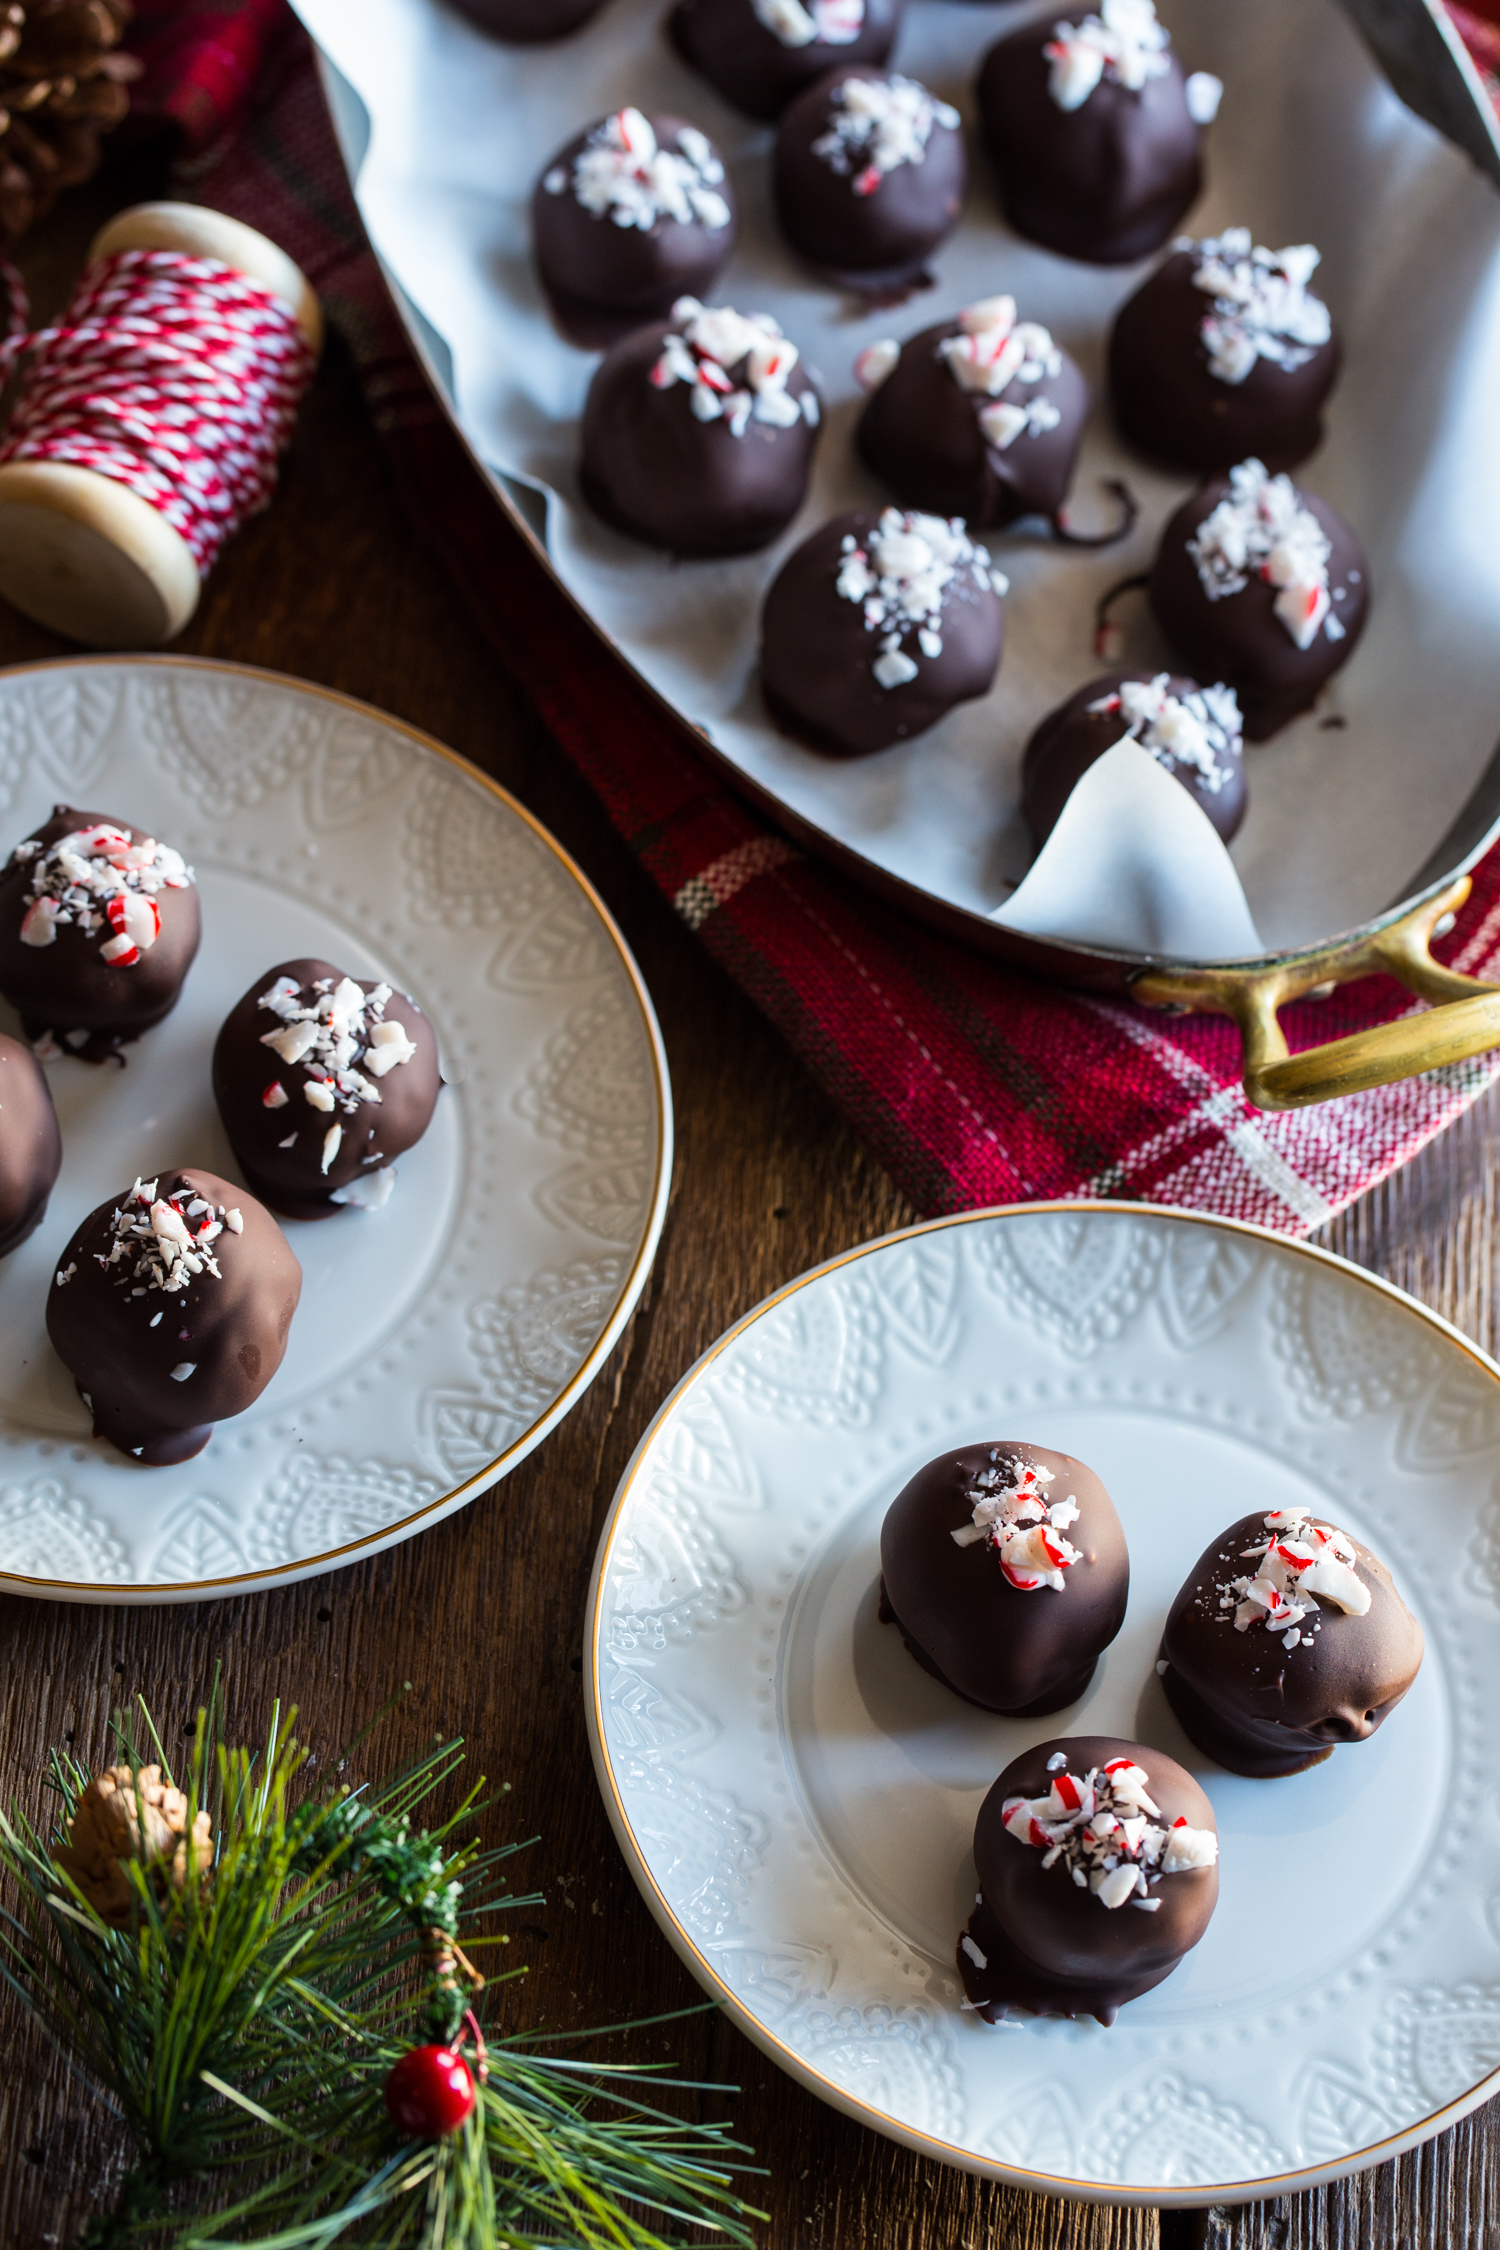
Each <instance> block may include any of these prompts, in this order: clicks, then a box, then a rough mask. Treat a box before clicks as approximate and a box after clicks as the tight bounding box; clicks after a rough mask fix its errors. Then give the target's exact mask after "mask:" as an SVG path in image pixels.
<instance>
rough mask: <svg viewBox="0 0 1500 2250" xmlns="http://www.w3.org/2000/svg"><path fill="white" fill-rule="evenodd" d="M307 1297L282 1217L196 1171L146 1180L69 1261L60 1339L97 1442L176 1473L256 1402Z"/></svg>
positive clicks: (62, 1265) (50, 1319) (96, 1214)
mask: <svg viewBox="0 0 1500 2250" xmlns="http://www.w3.org/2000/svg"><path fill="white" fill-rule="evenodd" d="M301 1293H302V1268H301V1266H300V1265H299V1264H298V1263H297V1260H296V1258H295V1257H294V1256H293V1254H292V1248H291V1245H290V1243H289V1242H288V1241H287V1239H286V1236H285V1235H284V1234H283V1233H282V1231H281V1229H280V1227H279V1226H278V1225H277V1224H276V1221H275V1220H274V1219H273V1218H272V1216H271V1214H270V1212H269V1211H266V1210H263V1209H262V1207H261V1205H260V1204H259V1203H257V1202H256V1200H255V1198H254V1196H253V1195H247V1194H246V1193H245V1190H244V1189H243V1188H237V1187H233V1186H231V1184H230V1182H229V1181H228V1180H221V1179H219V1178H218V1177H217V1176H216V1175H215V1174H214V1173H212V1172H203V1171H200V1170H198V1169H197V1168H196V1167H194V1168H192V1169H189V1170H184V1171H171V1172H164V1173H163V1174H162V1176H161V1177H160V1179H156V1180H145V1181H142V1180H137V1181H136V1183H135V1185H134V1187H132V1188H128V1189H126V1190H125V1192H124V1193H123V1194H121V1195H119V1196H116V1197H113V1198H112V1199H111V1200H110V1201H109V1202H108V1203H101V1204H100V1206H99V1208H98V1210H97V1211H91V1212H90V1213H89V1216H88V1217H87V1218H86V1219H85V1220H84V1222H83V1225H82V1226H81V1227H80V1228H79V1229H78V1232H77V1233H76V1234H75V1235H74V1237H73V1239H72V1241H71V1242H70V1243H69V1244H68V1247H67V1249H66V1250H64V1252H63V1254H62V1256H61V1258H59V1260H58V1262H57V1269H56V1272H55V1273H54V1275H53V1279H52V1286H51V1288H50V1289H49V1290H48V1293H47V1334H48V1335H49V1336H50V1337H51V1339H52V1344H53V1348H54V1349H55V1351H56V1352H57V1355H58V1357H59V1358H60V1359H61V1360H62V1362H63V1364H64V1366H65V1367H66V1368H67V1370H68V1372H69V1374H70V1375H72V1377H73V1378H74V1380H75V1382H76V1383H77V1385H78V1389H79V1394H80V1396H81V1397H82V1399H83V1403H84V1405H85V1406H86V1407H87V1408H88V1410H89V1412H90V1413H91V1414H92V1415H93V1417H94V1435H95V1436H96V1437H104V1438H108V1439H109V1440H110V1442H111V1443H112V1444H114V1445H117V1446H118V1447H119V1448H120V1450H121V1452H122V1453H130V1454H133V1455H134V1456H135V1458H136V1459H137V1460H138V1461H142V1462H144V1463H145V1464H146V1466H147V1467H148V1468H166V1467H169V1466H170V1465H171V1464H172V1463H174V1462H178V1461H190V1460H191V1459H192V1458H193V1455H194V1454H195V1453H201V1452H202V1451H203V1448H204V1446H205V1445H207V1443H208V1441H209V1439H210V1437H212V1435H213V1424H214V1423H215V1422H225V1421H227V1420H228V1419H229V1417H230V1416H231V1415H232V1414H243V1413H244V1411H245V1409H246V1407H247V1406H253V1405H254V1404H255V1401H256V1400H257V1399H258V1398H259V1397H260V1394H261V1392H262V1391H263V1390H264V1389H265V1387H266V1385H267V1383H269V1382H270V1380H271V1377H272V1376H273V1375H274V1374H275V1372H276V1370H277V1368H278V1367H279V1366H280V1365H281V1361H282V1355H283V1353H284V1352H285V1350H286V1339H287V1331H288V1329H289V1328H290V1327H291V1325H292V1315H293V1313H294V1312H295V1311H296V1310H297V1299H298V1298H299V1296H300V1295H301Z"/></svg>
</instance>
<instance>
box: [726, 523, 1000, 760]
mask: <svg viewBox="0 0 1500 2250" xmlns="http://www.w3.org/2000/svg"><path fill="white" fill-rule="evenodd" d="M1005 585H1006V581H1005V580H1004V578H1002V577H1001V576H1000V574H999V573H998V572H996V571H994V570H992V568H991V565H990V558H989V556H988V554H987V553H986V551H985V549H984V548H983V547H977V546H975V545H974V543H973V541H972V540H971V539H970V538H969V536H968V533H967V532H966V531H965V529H964V527H963V525H962V524H961V523H959V522H957V521H954V522H951V523H949V522H945V521H944V520H943V518H942V517H941V516H923V515H903V514H902V513H901V511H900V510H899V509H897V508H887V509H886V511H885V513H884V514H883V515H880V516H877V515H874V514H871V513H869V512H867V511H865V510H863V509H856V510H854V511H853V512H852V513H851V514H849V515H844V516H835V518H834V519H833V521H832V523H826V524H824V526H823V528H822V530H821V531H815V532H814V533H813V535H812V537H811V538H810V539H808V540H805V541H804V542H803V544H802V545H801V546H800V547H798V548H797V549H796V551H795V552H794V553H793V554H791V555H789V556H788V557H787V560H786V561H785V562H784V563H783V565H782V567H781V570H780V572H779V573H778V575H777V577H776V578H775V580H774V581H773V583H772V586H771V590H770V592H769V593H768V594H767V596H766V601H765V608H764V610H763V611H762V613H761V643H760V669H761V689H762V692H763V694H764V696H765V699H766V706H767V708H768V710H769V711H770V713H771V716H772V718H773V719H775V721H776V723H777V725H778V726H779V727H782V728H784V729H785V731H786V732H787V733H788V734H792V735H795V736H796V737H797V738H798V739H799V740H800V741H802V742H806V743H810V744H811V745H812V746H813V747H814V748H815V749H819V750H829V751H832V752H833V754H834V755H835V756H836V757H858V756H860V755H861V754H862V753H863V752H865V751H867V750H883V749H885V747H886V746H887V744H889V743H892V742H899V741H903V740H905V739H906V738H907V737H908V736H910V735H914V734H922V733H924V732H925V730H926V729H927V728H928V727H931V726H936V724H937V722H938V720H939V719H940V718H942V717H943V715H944V713H945V712H947V711H950V710H951V709H952V708H953V706H954V704H955V703H965V702H969V701H971V700H972V699H973V698H974V697H975V696H980V695H985V694H987V693H988V692H989V689H990V687H991V685H992V684H993V681H994V677H995V673H996V671H997V670H998V669H999V664H1000V649H1001V643H1002V640H1003V638H1004V620H1003V617H1002V614H1001V609H1000V602H999V594H1000V593H1003V592H1004V591H1005Z"/></svg>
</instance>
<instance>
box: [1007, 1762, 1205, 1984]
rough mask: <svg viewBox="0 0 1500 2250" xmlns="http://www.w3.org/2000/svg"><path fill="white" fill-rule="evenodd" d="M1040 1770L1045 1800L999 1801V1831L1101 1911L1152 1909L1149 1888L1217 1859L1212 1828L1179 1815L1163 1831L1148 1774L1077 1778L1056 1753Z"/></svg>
mask: <svg viewBox="0 0 1500 2250" xmlns="http://www.w3.org/2000/svg"><path fill="white" fill-rule="evenodd" d="M1047 1771H1048V1773H1049V1774H1051V1775H1052V1776H1053V1780H1052V1786H1051V1788H1050V1790H1049V1791H1048V1793H1047V1795H1046V1796H1045V1797H1032V1798H1026V1797H1008V1798H1007V1799H1006V1800H1005V1803H1004V1805H1003V1806H1002V1808H1001V1811H1002V1817H1003V1819H1004V1822H1005V1827H1006V1831H1007V1833H1008V1834H1009V1835H1012V1836H1014V1837H1015V1839H1016V1841H1017V1843H1020V1844H1026V1845H1029V1846H1030V1847H1032V1849H1034V1850H1036V1851H1040V1852H1041V1853H1043V1854H1044V1857H1043V1860H1042V1865H1043V1867H1046V1868H1051V1867H1055V1866H1057V1865H1059V1864H1061V1866H1062V1867H1063V1868H1064V1869H1065V1871H1066V1872H1067V1874H1068V1875H1069V1876H1070V1877H1071V1879H1072V1881H1073V1882H1074V1883H1075V1884H1076V1885H1077V1887H1078V1889H1079V1890H1088V1891H1091V1892H1092V1893H1093V1895H1094V1896H1095V1897H1096V1898H1097V1899H1098V1901H1099V1903H1100V1905H1101V1906H1105V1907H1108V1908H1110V1909H1112V1910H1113V1909H1118V1908H1119V1907H1122V1906H1124V1905H1125V1904H1127V1902H1130V1901H1134V1903H1135V1904H1137V1905H1141V1906H1146V1907H1148V1908H1149V1907H1154V1906H1159V1905H1160V1903H1161V1901H1160V1899H1152V1898H1151V1897H1150V1886H1151V1885H1152V1884H1153V1883H1156V1882H1159V1881H1160V1880H1161V1878H1162V1877H1163V1876H1164V1875H1179V1874H1185V1873H1188V1872H1189V1871H1191V1870H1192V1869H1193V1868H1198V1867H1212V1866H1213V1865H1214V1864H1215V1863H1216V1861H1217V1860H1218V1856H1219V1839H1218V1837H1217V1836H1216V1835H1215V1834H1214V1832H1213V1830H1212V1829H1211V1828H1191V1827H1189V1825H1188V1823H1187V1821H1186V1819H1185V1818H1183V1817H1181V1816H1179V1817H1178V1819H1176V1820H1175V1821H1173V1822H1172V1823H1171V1825H1170V1826H1164V1825H1163V1823H1162V1817H1161V1811H1160V1808H1159V1807H1158V1806H1157V1804H1156V1803H1155V1802H1154V1800H1153V1799H1152V1797H1151V1796H1150V1794H1149V1792H1148V1788H1147V1784H1148V1782H1149V1780H1150V1775H1149V1774H1148V1773H1147V1772H1146V1769H1145V1768H1144V1767H1143V1766H1140V1765H1137V1764H1136V1763H1135V1761H1134V1760H1133V1759H1131V1758H1111V1759H1110V1760H1109V1762H1108V1763H1107V1764H1106V1765H1103V1766H1091V1767H1090V1768H1089V1770H1088V1772H1087V1773H1086V1774H1082V1775H1078V1774H1071V1773H1069V1772H1068V1771H1067V1754H1066V1752H1065V1751H1057V1752H1054V1754H1053V1756H1052V1757H1051V1758H1049V1759H1048V1761H1047ZM982 1965H983V1964H981V1966H982Z"/></svg>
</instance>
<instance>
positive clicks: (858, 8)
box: [750, 0, 865, 47]
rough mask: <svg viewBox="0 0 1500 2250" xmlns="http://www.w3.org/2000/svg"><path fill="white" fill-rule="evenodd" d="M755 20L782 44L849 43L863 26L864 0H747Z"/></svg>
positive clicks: (806, 45) (798, 45)
mask: <svg viewBox="0 0 1500 2250" xmlns="http://www.w3.org/2000/svg"><path fill="white" fill-rule="evenodd" d="M750 4H751V6H752V7H753V8H754V10H755V16H756V21H757V22H758V23H761V24H763V25H764V26H765V28H766V30H767V31H769V32H770V34H771V36H772V38H773V39H779V40H780V41H781V44H782V46H783V47H810V46H811V45H812V44H813V41H814V40H821V41H822V43H823V45H824V46H825V47H851V46H852V45H853V44H854V42H855V40H856V39H857V38H858V37H859V35H860V32H861V31H862V30H863V29H864V22H865V0H805V4H804V0H750Z"/></svg>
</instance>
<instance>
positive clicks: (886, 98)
mask: <svg viewBox="0 0 1500 2250" xmlns="http://www.w3.org/2000/svg"><path fill="white" fill-rule="evenodd" d="M961 123H962V120H961V119H960V117H959V114H958V111H957V110H956V109H953V108H952V107H951V106H950V105H949V104H948V103H947V102H943V101H939V100H938V97H937V96H936V94H929V93H928V91H927V88H926V87H925V86H919V85H918V84H917V81H916V80H915V79H914V78H900V77H897V76H896V75H895V74H894V73H893V74H892V75H891V76H889V77H886V78H846V79H845V80H844V82H843V84H842V85H841V86H835V87H834V89H833V93H832V95H831V97H830V103H829V110H828V130H827V131H826V132H825V133H820V134H819V136H818V138H817V139H816V140H815V141H814V142H813V145H812V152H813V155H814V156H821V157H822V159H823V162H824V163H825V164H826V165H827V166H828V168H829V170H830V171H833V172H837V174H838V176H839V178H840V179H846V180H847V181H848V182H849V185H850V187H851V188H852V189H853V190H854V193H855V194H856V195H873V194H874V193H875V190H876V189H877V188H878V187H879V185H880V183H881V181H882V180H883V179H884V178H885V176H886V174H887V172H894V171H896V170H897V168H898V167H899V166H900V165H902V164H925V163H926V161H927V144H928V142H929V141H930V140H931V138H932V129H933V127H934V126H935V125H941V126H943V127H944V128H945V129H946V130H947V131H948V132H950V133H956V132H957V131H958V129H959V126H960V124H961Z"/></svg>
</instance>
